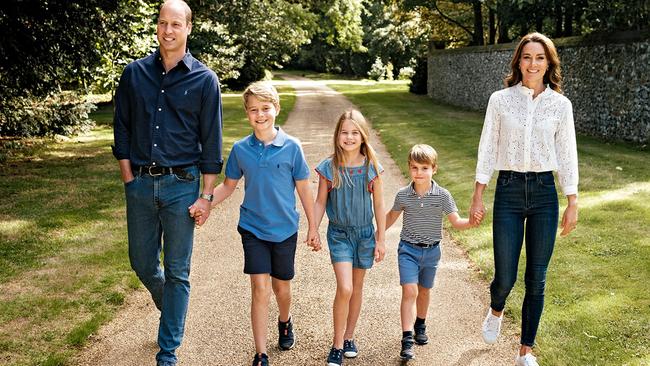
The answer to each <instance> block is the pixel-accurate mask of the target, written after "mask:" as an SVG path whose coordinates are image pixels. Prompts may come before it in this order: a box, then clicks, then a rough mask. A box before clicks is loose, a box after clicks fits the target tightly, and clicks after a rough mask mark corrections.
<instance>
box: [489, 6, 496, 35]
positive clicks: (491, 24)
mask: <svg viewBox="0 0 650 366" xmlns="http://www.w3.org/2000/svg"><path fill="white" fill-rule="evenodd" d="M495 15H496V12H495V11H494V8H492V7H491V6H488V27H489V33H490V34H489V40H488V44H494V43H495V42H496V33H497V25H496V18H495Z"/></svg>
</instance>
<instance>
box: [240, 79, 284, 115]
mask: <svg viewBox="0 0 650 366" xmlns="http://www.w3.org/2000/svg"><path fill="white" fill-rule="evenodd" d="M250 96H254V97H255V98H257V99H259V100H261V101H262V102H271V103H273V105H274V106H275V108H276V109H277V110H280V95H279V94H278V91H277V89H275V87H274V86H273V84H271V83H270V82H268V81H256V82H254V83H252V84H250V85H249V86H248V87H247V88H246V90H244V94H242V97H243V98H244V108H247V107H248V97H250Z"/></svg>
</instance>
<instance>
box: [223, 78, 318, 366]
mask: <svg viewBox="0 0 650 366" xmlns="http://www.w3.org/2000/svg"><path fill="white" fill-rule="evenodd" d="M243 97H244V108H245V109H246V116H247V117H248V121H249V122H250V124H251V126H252V127H253V133H252V134H250V135H249V136H247V137H245V138H243V139H241V140H239V141H237V142H235V144H234V145H233V147H232V150H231V151H230V156H229V157H228V162H227V163H226V174H225V175H226V178H225V180H224V182H223V183H221V184H220V185H219V186H217V187H216V188H215V189H214V198H213V202H212V207H215V206H216V205H217V204H219V203H220V202H221V201H223V200H224V199H226V198H227V197H228V196H230V195H231V194H232V192H233V191H234V190H235V188H236V187H237V183H238V182H239V180H240V179H241V178H242V177H244V178H245V180H246V182H245V185H244V202H243V203H242V205H241V207H240V216H239V226H238V227H237V231H238V232H239V233H240V234H241V238H242V244H243V246H244V273H246V274H249V275H250V278H251V293H252V301H251V323H252V328H253V338H254V340H255V356H254V359H253V366H266V365H268V356H267V355H266V338H267V334H268V329H267V326H268V324H267V323H268V313H269V299H270V294H271V290H272V291H273V292H274V293H275V299H276V301H277V303H278V308H279V312H280V316H279V319H278V330H279V341H278V343H279V346H280V349H282V350H288V349H291V348H293V346H294V344H295V336H294V333H293V323H292V320H291V315H290V313H289V308H290V305H291V285H290V281H291V279H292V278H293V277H294V258H295V254H296V242H297V236H298V217H299V215H298V211H296V199H295V194H294V189H295V190H296V191H297V192H298V196H299V197H300V201H301V203H302V206H303V208H304V210H305V214H306V216H307V221H308V222H309V231H308V234H307V240H306V242H307V244H308V245H309V246H311V247H312V249H313V250H319V249H320V240H319V237H318V228H317V227H316V226H315V222H314V216H313V212H314V210H313V208H314V199H313V195H312V192H311V189H310V187H309V181H308V178H309V173H310V170H309V166H308V165H307V162H306V161H305V156H304V154H303V151H302V148H301V146H300V141H298V139H296V138H294V137H292V136H289V135H287V134H286V133H285V132H284V131H283V130H282V129H281V128H279V127H275V118H276V117H277V115H278V113H280V97H279V96H278V92H277V90H276V89H275V88H274V87H273V85H271V84H270V83H268V82H255V83H253V84H251V85H249V86H248V88H246V90H245V91H244V94H243Z"/></svg>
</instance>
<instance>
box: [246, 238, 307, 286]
mask: <svg viewBox="0 0 650 366" xmlns="http://www.w3.org/2000/svg"><path fill="white" fill-rule="evenodd" d="M237 231H238V232H239V234H240V235H241V242H242V244H243V245H244V273H246V274H263V273H268V274H270V275H271V277H274V278H277V279H279V280H283V281H288V280H291V279H293V277H294V275H295V271H294V260H295V258H296V243H297V241H298V233H297V232H296V233H295V234H293V235H291V236H290V237H288V238H287V239H285V240H283V241H281V242H274V241H266V240H262V239H260V238H258V237H256V236H255V234H253V233H251V232H250V231H248V230H246V229H244V228H242V227H241V226H237Z"/></svg>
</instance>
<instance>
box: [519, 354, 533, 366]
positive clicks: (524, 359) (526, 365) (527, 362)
mask: <svg viewBox="0 0 650 366" xmlns="http://www.w3.org/2000/svg"><path fill="white" fill-rule="evenodd" d="M515 366H539V364H538V363H537V359H536V358H535V356H533V354H532V353H526V354H525V355H523V356H517V358H515Z"/></svg>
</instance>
